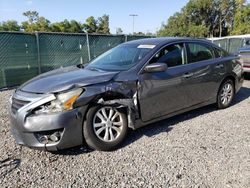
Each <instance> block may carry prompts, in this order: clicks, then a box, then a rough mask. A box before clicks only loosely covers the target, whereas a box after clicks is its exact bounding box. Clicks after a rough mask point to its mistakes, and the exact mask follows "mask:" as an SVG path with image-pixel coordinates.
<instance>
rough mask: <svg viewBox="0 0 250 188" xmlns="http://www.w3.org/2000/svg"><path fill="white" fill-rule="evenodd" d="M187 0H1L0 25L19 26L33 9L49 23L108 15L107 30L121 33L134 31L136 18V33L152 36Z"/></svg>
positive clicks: (83, 19)
mask: <svg viewBox="0 0 250 188" xmlns="http://www.w3.org/2000/svg"><path fill="white" fill-rule="evenodd" d="M187 2H188V0H175V1H173V0H123V1H122V0H120V1H119V0H0V22H1V21H7V20H16V21H18V22H19V23H21V22H22V21H26V20H27V19H26V18H25V17H24V16H23V15H22V13H23V12H25V11H28V10H32V11H37V12H39V15H40V16H44V17H45V18H47V19H48V20H50V21H51V22H59V21H63V20H64V19H68V20H72V19H74V20H77V21H80V22H81V23H84V22H85V20H86V18H88V17H89V16H94V17H95V18H97V17H101V16H102V15H103V14H108V15H109V16H110V18H109V19H110V30H111V33H115V31H116V28H119V27H120V28H122V30H123V33H125V34H128V33H132V32H133V18H132V17H131V16H129V15H131V14H137V15H138V16H137V17H135V28H134V30H135V32H139V31H141V32H152V33H155V32H156V31H157V30H158V29H160V27H161V25H162V23H163V22H164V23H166V21H167V19H168V18H169V16H171V15H173V14H174V13H175V12H177V11H180V10H181V8H182V7H183V6H185V5H186V3H187Z"/></svg>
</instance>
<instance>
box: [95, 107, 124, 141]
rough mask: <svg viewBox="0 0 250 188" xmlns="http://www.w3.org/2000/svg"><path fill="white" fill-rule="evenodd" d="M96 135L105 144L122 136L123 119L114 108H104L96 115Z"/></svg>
mask: <svg viewBox="0 0 250 188" xmlns="http://www.w3.org/2000/svg"><path fill="white" fill-rule="evenodd" d="M93 128H94V132H95V135H96V136H97V137H98V138H99V139H101V140H102V141H104V142H113V141H115V140H116V139H117V138H118V137H119V136H120V134H121V132H122V129H123V119H122V115H121V113H120V112H118V111H117V109H115V108H113V107H102V108H100V109H99V110H98V111H97V112H96V113H95V115H94V119H93Z"/></svg>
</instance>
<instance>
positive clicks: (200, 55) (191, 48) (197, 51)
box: [187, 43, 214, 63]
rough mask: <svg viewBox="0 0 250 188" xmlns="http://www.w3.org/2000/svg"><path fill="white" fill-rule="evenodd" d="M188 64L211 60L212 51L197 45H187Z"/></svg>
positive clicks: (204, 46)
mask: <svg viewBox="0 0 250 188" xmlns="http://www.w3.org/2000/svg"><path fill="white" fill-rule="evenodd" d="M187 49H188V52H189V53H188V63H195V62H199V61H204V60H209V59H213V58H214V55H213V50H212V48H210V47H208V46H206V45H203V44H197V43H188V44H187Z"/></svg>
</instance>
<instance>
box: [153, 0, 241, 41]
mask: <svg viewBox="0 0 250 188" xmlns="http://www.w3.org/2000/svg"><path fill="white" fill-rule="evenodd" d="M245 3H246V1H245V0H190V1H189V2H188V3H187V5H186V6H184V7H183V8H182V9H181V11H180V12H177V13H175V14H174V15H173V16H171V17H170V18H169V19H168V21H167V23H166V24H163V25H162V27H161V29H160V30H159V31H158V35H160V36H164V35H171V36H195V37H214V36H215V37H221V36H226V35H228V34H230V33H231V31H232V30H233V29H234V25H235V14H236V10H237V6H238V7H239V5H240V6H242V5H243V4H245Z"/></svg>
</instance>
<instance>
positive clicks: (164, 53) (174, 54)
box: [149, 43, 184, 67]
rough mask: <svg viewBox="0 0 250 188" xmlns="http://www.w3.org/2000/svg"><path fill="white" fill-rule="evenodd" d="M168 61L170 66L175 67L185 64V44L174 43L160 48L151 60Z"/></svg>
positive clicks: (154, 61)
mask: <svg viewBox="0 0 250 188" xmlns="http://www.w3.org/2000/svg"><path fill="white" fill-rule="evenodd" d="M149 63H150V64H152V63H166V64H167V65H168V67H174V66H178V65H182V64H184V45H183V43H180V44H172V45H169V46H167V47H165V48H163V49H162V50H160V51H159V52H158V53H157V54H156V55H155V56H154V57H153V58H152V59H151V61H150V62H149Z"/></svg>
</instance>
